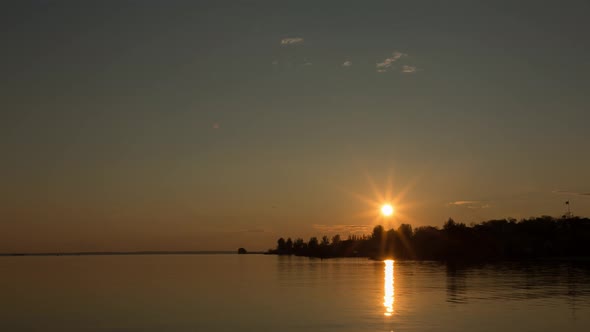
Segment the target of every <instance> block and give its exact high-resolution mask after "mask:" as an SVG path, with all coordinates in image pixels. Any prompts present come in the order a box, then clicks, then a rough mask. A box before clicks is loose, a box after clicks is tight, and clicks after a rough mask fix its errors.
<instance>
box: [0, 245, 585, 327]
mask: <svg viewBox="0 0 590 332" xmlns="http://www.w3.org/2000/svg"><path fill="white" fill-rule="evenodd" d="M0 290H1V294H0V331H204V332H205V331H211V332H215V331H387V332H389V331H396V332H398V331H499V330H501V331H503V332H509V331H588V330H589V328H590V267H588V266H587V265H586V266H585V265H581V264H571V263H547V264H519V263H510V264H499V265H483V266H478V267H469V268H460V267H449V266H446V265H442V264H438V263H428V262H426V263H424V262H405V261H396V262H394V263H387V264H386V263H384V262H373V261H368V260H365V259H332V260H324V261H320V260H316V259H308V258H297V257H277V256H262V255H245V256H238V255H178V256H176V255H165V256H158V255H152V256H83V257H76V256H72V257H0Z"/></svg>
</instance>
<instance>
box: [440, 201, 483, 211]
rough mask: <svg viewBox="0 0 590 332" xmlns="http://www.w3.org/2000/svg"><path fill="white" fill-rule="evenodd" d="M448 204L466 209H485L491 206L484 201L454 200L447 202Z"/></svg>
mask: <svg viewBox="0 0 590 332" xmlns="http://www.w3.org/2000/svg"><path fill="white" fill-rule="evenodd" d="M449 205H452V206H461V207H465V208H468V209H487V208H490V207H491V205H490V204H488V203H487V202H484V201H454V202H449Z"/></svg>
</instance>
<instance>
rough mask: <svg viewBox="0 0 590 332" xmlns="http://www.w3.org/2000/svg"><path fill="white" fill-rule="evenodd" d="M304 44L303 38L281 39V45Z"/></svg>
mask: <svg viewBox="0 0 590 332" xmlns="http://www.w3.org/2000/svg"><path fill="white" fill-rule="evenodd" d="M297 44H303V38H300V37H297V38H283V39H281V45H284V46H288V45H297Z"/></svg>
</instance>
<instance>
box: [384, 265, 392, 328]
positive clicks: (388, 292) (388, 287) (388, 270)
mask: <svg viewBox="0 0 590 332" xmlns="http://www.w3.org/2000/svg"><path fill="white" fill-rule="evenodd" d="M384 262H385V287H384V289H385V296H384V297H383V299H384V301H383V305H384V306H385V316H392V315H393V302H394V301H395V300H394V295H395V288H394V286H393V282H394V279H393V260H392V259H388V260H385V261H384Z"/></svg>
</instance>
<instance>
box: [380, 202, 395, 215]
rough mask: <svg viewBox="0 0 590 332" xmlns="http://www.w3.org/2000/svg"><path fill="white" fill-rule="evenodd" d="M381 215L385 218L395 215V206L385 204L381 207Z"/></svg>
mask: <svg viewBox="0 0 590 332" xmlns="http://www.w3.org/2000/svg"><path fill="white" fill-rule="evenodd" d="M381 214H382V215H384V216H385V217H389V216H391V215H392V214H393V206H391V204H383V206H381Z"/></svg>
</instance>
